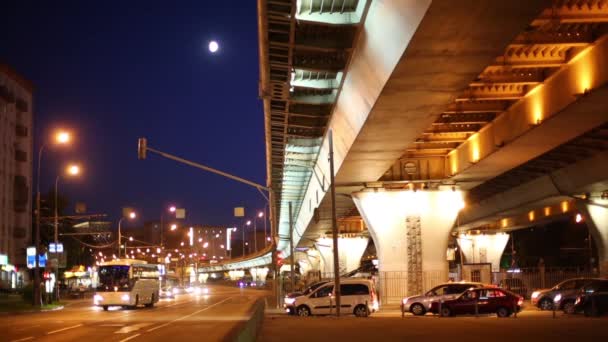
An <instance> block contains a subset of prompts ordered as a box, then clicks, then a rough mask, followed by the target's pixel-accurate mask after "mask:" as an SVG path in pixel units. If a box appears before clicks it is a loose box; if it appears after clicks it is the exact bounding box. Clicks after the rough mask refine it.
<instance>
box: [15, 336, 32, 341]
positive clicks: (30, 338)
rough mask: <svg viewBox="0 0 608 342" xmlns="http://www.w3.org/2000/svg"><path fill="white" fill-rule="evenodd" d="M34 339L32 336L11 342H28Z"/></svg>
mask: <svg viewBox="0 0 608 342" xmlns="http://www.w3.org/2000/svg"><path fill="white" fill-rule="evenodd" d="M33 339H34V336H30V337H24V338H20V339H18V340H12V341H11V342H20V341H28V340H33Z"/></svg>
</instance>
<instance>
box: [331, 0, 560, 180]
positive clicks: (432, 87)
mask: <svg viewBox="0 0 608 342" xmlns="http://www.w3.org/2000/svg"><path fill="white" fill-rule="evenodd" d="M414 3H415V4H414ZM388 4H391V5H392V6H394V7H395V8H400V7H405V6H407V5H409V6H415V5H418V2H410V1H400V2H398V4H397V2H396V1H378V2H376V1H374V2H372V4H371V6H370V11H369V14H368V20H367V21H366V23H365V25H366V26H367V25H368V24H370V22H369V21H370V19H371V20H378V22H377V23H375V24H377V25H380V26H385V27H386V26H387V25H389V24H390V20H386V19H385V18H387V17H386V16H384V17H382V18H380V17H377V18H374V16H373V14H374V11H375V10H378V9H383V10H384V9H385V6H386V5H388ZM548 4H550V2H549V1H523V0H522V1H500V2H495V1H465V2H458V3H457V4H456V3H454V1H433V2H432V3H431V4H430V5H429V7H428V10H427V11H426V13H425V15H424V18H423V19H422V21H421V22H420V26H419V27H418V28H417V30H416V32H415V34H414V35H413V36H412V38H411V41H410V42H409V44H408V45H407V48H406V49H405V51H404V53H403V55H401V56H400V58H399V63H398V64H397V66H396V67H395V69H394V70H392V74H391V77H390V79H389V80H388V81H387V82H386V84H385V85H384V87H383V88H382V92H381V93H380V94H378V95H376V96H373V94H374V91H373V90H374V88H375V85H376V83H375V82H376V80H377V77H376V74H378V72H377V70H380V71H382V68H381V67H380V68H378V66H382V65H383V64H384V63H382V61H383V60H384V59H385V58H386V57H388V56H391V54H390V53H389V52H390V51H391V50H390V49H391V47H390V45H391V44H394V43H393V42H394V39H395V34H394V33H392V34H389V35H387V36H386V37H380V38H379V39H378V41H375V42H369V43H370V44H375V45H376V46H377V48H376V49H375V51H374V52H373V53H374V54H382V55H381V56H377V57H376V60H375V61H373V60H372V61H366V62H368V63H369V65H371V66H374V69H375V70H373V71H370V72H369V73H367V74H363V75H361V76H362V78H361V79H360V80H359V82H358V83H359V84H362V85H363V87H361V86H358V87H357V88H356V89H357V92H356V93H354V92H351V90H354V89H353V87H352V85H350V84H349V82H348V81H349V79H348V78H349V76H354V74H353V73H352V71H353V69H352V68H351V70H350V71H349V75H347V80H346V82H345V83H344V87H343V90H342V94H341V96H340V98H339V99H338V102H337V105H336V109H335V111H334V117H333V118H332V121H333V122H335V124H336V125H339V126H350V127H352V126H354V127H357V126H358V127H360V129H359V130H358V131H355V132H354V133H355V134H356V135H355V140H354V141H352V138H353V137H352V136H351V133H350V132H349V131H346V132H341V131H338V130H336V132H338V133H339V134H340V135H341V136H340V140H343V141H344V142H348V143H347V144H344V145H345V146H344V147H342V148H344V151H339V153H340V154H344V155H346V154H347V155H346V158H345V159H344V162H343V163H340V164H338V165H339V171H338V174H337V181H338V182H340V183H350V182H365V181H370V180H377V179H378V178H380V177H381V176H382V175H383V173H384V172H385V171H386V170H387V169H388V168H389V167H390V166H391V164H393V163H394V162H395V160H397V159H398V158H399V157H401V155H402V154H403V151H405V150H406V149H407V148H408V146H409V145H410V144H411V143H412V142H413V141H414V140H415V139H416V137H418V136H419V135H420V133H421V132H423V131H425V130H426V129H427V128H428V127H430V126H431V124H432V123H433V122H434V121H435V120H436V119H437V117H438V116H439V115H440V114H441V113H442V112H443V111H444V110H445V108H446V106H448V104H449V103H450V102H452V101H453V100H454V98H455V97H457V96H458V95H460V94H461V93H462V92H463V91H464V90H465V89H467V88H468V86H469V84H470V83H471V82H472V81H473V80H475V78H476V77H477V76H478V75H479V74H480V72H482V71H483V70H484V68H485V67H486V66H487V65H489V64H491V63H492V61H493V60H494V59H495V58H496V56H498V55H502V54H503V52H504V50H505V48H506V47H507V46H508V44H509V43H510V42H511V40H512V39H513V38H514V37H515V36H516V35H517V34H518V33H519V32H521V31H522V30H523V29H524V28H525V27H526V25H528V24H529V23H530V21H532V19H533V18H534V17H536V16H537V15H538V14H539V13H540V11H541V10H542V8H544V6H546V5H548ZM418 6H420V5H418ZM389 15H392V14H389ZM372 18H374V19H372ZM408 21H409V20H408V19H407V17H401V18H398V20H397V21H396V25H397V26H396V27H395V28H394V30H393V32H403V29H402V28H400V27H399V26H405V27H407V24H408ZM497 23H500V24H497ZM389 37H390V40H391V42H386V41H385V40H386V39H387V38H389ZM364 42H366V43H368V41H367V40H366V39H364ZM372 56H373V55H372ZM361 57H362V56H360V55H355V56H354V58H353V65H352V66H353V67H355V66H356V65H357V64H356V63H357V62H358V60H359V61H360V62H363V61H364V59H363V58H361ZM365 57H367V56H365ZM380 74H382V73H380ZM353 79H354V77H353ZM349 87H350V89H349ZM359 88H364V89H359ZM497 96H502V95H497ZM518 96H519V95H517V94H514V95H510V96H506V98H507V99H510V98H518ZM361 102H364V106H360V105H359V103H361ZM372 106H373V108H372ZM367 108H369V109H367ZM362 111H363V112H362ZM352 117H361V119H363V120H365V122H364V125H357V126H355V125H352V124H351V122H349V121H353V120H352V119H351V118H352ZM350 141H352V143H350Z"/></svg>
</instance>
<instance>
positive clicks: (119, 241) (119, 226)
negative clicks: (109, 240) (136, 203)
mask: <svg viewBox="0 0 608 342" xmlns="http://www.w3.org/2000/svg"><path fill="white" fill-rule="evenodd" d="M136 217H137V215H136V214H135V212H134V211H131V212H129V214H127V217H124V216H123V217H121V218H120V220H118V257H119V258H120V249H121V248H122V235H121V224H122V220H124V219H125V218H128V219H130V220H133V219H135V218H136ZM125 251H126V246H125Z"/></svg>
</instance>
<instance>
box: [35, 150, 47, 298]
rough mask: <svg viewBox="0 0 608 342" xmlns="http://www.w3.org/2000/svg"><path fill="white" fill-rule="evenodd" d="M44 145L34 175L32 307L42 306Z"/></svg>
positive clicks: (39, 153) (39, 151) (39, 152)
mask: <svg viewBox="0 0 608 342" xmlns="http://www.w3.org/2000/svg"><path fill="white" fill-rule="evenodd" d="M44 147H45V144H42V146H40V149H39V150H38V171H37V173H36V223H35V225H34V228H35V232H34V248H35V249H36V255H35V256H34V306H41V305H42V302H41V300H42V294H41V293H40V267H39V263H40V256H39V254H40V162H41V161H42V151H43V150H44Z"/></svg>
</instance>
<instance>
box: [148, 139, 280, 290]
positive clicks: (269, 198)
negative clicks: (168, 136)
mask: <svg viewBox="0 0 608 342" xmlns="http://www.w3.org/2000/svg"><path fill="white" fill-rule="evenodd" d="M146 152H152V153H155V154H157V155H159V156H161V157H165V158H167V159H171V160H173V161H176V162H179V163H182V164H186V165H189V166H192V167H195V168H197V169H201V170H203V171H207V172H211V173H215V174H216V175H220V176H223V177H226V178H230V179H232V180H235V181H237V182H240V183H244V184H247V185H249V186H252V187H254V188H256V189H258V191H259V192H260V194H261V195H262V196H263V197H264V198H265V199H266V201H267V202H268V207H269V208H270V212H271V217H270V219H271V225H270V228H271V230H272V233H273V234H272V236H273V238H274V237H276V235H277V232H276V219H275V215H276V210H273V207H272V203H271V201H274V198H275V196H274V191H273V189H272V188H271V187H268V186H264V185H261V184H258V183H255V182H252V181H250V180H247V179H244V178H241V177H238V176H235V175H232V174H229V173H227V172H223V171H220V170H218V169H215V168H212V167H209V166H206V165H203V164H199V163H196V162H193V161H190V160H187V159H184V158H180V157H178V156H174V155H172V154H169V153H166V152H162V151H159V150H157V149H154V148H151V147H149V146H148V141H147V139H146V138H139V139H138V141H137V155H138V158H139V159H146ZM264 191H267V192H268V195H266V194H265V193H264ZM275 250H276V243H275ZM273 252H274V251H273ZM274 254H275V253H273V255H274ZM273 261H276V260H273ZM274 265H275V266H276V263H275V264H274ZM275 281H276V279H275Z"/></svg>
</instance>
